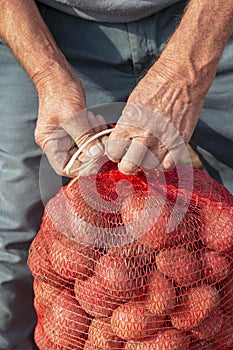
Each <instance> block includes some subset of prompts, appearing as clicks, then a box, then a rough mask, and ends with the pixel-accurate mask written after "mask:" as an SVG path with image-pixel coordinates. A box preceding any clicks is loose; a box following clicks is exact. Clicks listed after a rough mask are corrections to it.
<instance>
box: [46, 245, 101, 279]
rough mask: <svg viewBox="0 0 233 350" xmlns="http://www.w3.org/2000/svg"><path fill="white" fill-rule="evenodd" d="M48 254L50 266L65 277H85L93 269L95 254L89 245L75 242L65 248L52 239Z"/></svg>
mask: <svg viewBox="0 0 233 350" xmlns="http://www.w3.org/2000/svg"><path fill="white" fill-rule="evenodd" d="M49 255H50V262H51V266H52V268H53V269H54V270H55V271H56V272H57V273H59V275H61V276H64V277H65V278H69V279H76V278H80V279H85V278H87V276H89V275H91V273H92V271H93V270H94V257H95V254H94V250H93V249H92V248H90V247H86V246H84V245H81V244H80V245H79V244H77V243H76V244H74V246H73V248H67V247H66V246H64V245H63V244H62V243H60V242H59V241H58V240H54V241H53V242H52V244H51V247H50V254H49Z"/></svg>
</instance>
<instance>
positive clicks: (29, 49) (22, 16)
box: [0, 0, 70, 85]
mask: <svg viewBox="0 0 233 350" xmlns="http://www.w3.org/2000/svg"><path fill="white" fill-rule="evenodd" d="M0 8H1V12H0V35H1V36H2V38H3V39H4V40H5V42H6V43H7V44H8V45H9V47H10V48H11V50H12V51H13V53H14V54H15V56H16V57H17V59H18V60H19V61H20V62H21V63H22V65H23V66H24V68H25V69H26V71H27V72H28V74H29V76H30V77H31V78H32V80H33V81H34V83H35V84H36V85H39V84H40V81H42V80H46V74H49V72H50V70H51V69H54V70H62V69H63V68H65V69H66V70H67V69H68V70H69V69H70V68H69V65H68V62H67V61H66V60H65V57H64V56H63V54H62V53H61V51H60V50H59V48H58V47H57V45H56V43H55V41H54V39H53V37H52V35H51V33H50V31H49V29H48V27H47V26H46V24H45V22H44V21H43V19H42V17H41V15H40V13H39V11H38V8H37V6H36V4H35V2H34V1H33V0H8V1H6V0H0Z"/></svg>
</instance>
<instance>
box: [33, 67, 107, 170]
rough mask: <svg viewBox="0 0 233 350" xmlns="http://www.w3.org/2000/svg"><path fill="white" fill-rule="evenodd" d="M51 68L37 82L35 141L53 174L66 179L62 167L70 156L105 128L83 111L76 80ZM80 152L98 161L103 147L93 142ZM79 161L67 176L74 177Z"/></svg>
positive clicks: (78, 84)
mask: <svg viewBox="0 0 233 350" xmlns="http://www.w3.org/2000/svg"><path fill="white" fill-rule="evenodd" d="M54 69H55V68H54V67H52V69H50V68H49V69H47V71H46V75H45V76H46V78H42V79H37V81H38V83H36V86H37V90H38V97H39V115H38V121H37V126H36V130H35V139H36V142H37V144H38V145H39V146H40V147H41V148H42V149H43V150H44V152H45V154H46V155H47V157H48V160H49V161H50V163H51V165H52V166H53V168H54V169H55V171H56V172H57V173H58V174H60V175H66V176H67V174H66V173H65V172H64V168H65V166H66V164H67V163H68V161H69V160H70V158H71V156H72V155H73V154H74V153H75V152H76V151H77V149H78V147H80V146H81V145H82V144H83V143H84V142H85V141H86V140H87V139H88V138H90V137H91V136H92V135H93V134H94V133H98V132H100V131H101V130H103V129H105V121H104V119H103V117H102V116H100V115H97V116H94V115H93V113H92V112H90V111H87V110H86V104H85V96H84V92H83V88H82V85H81V82H80V81H79V79H78V78H77V77H76V76H75V75H74V74H73V73H72V72H70V74H69V70H66V71H65V72H63V73H62V72H60V67H59V69H58V70H59V72H57V71H56V72H54ZM56 69H57V67H56ZM57 77H58V78H59V79H57ZM37 78H38V77H37ZM84 152H85V160H87V159H91V158H98V157H99V156H100V155H101V154H103V153H104V147H103V145H102V143H101V142H99V141H93V142H92V143H90V144H89V145H88V146H87V147H86V148H85V150H84ZM83 159H84V157H83V156H82V157H81V158H80V157H79V159H77V160H76V162H75V164H74V165H73V167H72V169H71V171H70V173H69V174H68V175H69V176H75V175H78V172H77V171H76V169H77V168H78V167H79V166H80V165H81V163H82V161H83Z"/></svg>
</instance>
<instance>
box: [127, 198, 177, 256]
mask: <svg viewBox="0 0 233 350" xmlns="http://www.w3.org/2000/svg"><path fill="white" fill-rule="evenodd" d="M170 213H171V208H170V206H169V204H167V203H166V204H165V203H164V199H163V198H162V197H161V196H160V195H158V194H156V193H154V192H152V193H150V194H149V195H148V193H147V192H145V193H141V192H139V193H135V194H133V195H132V197H131V198H130V200H129V199H127V200H126V201H125V203H124V206H123V209H122V211H121V215H122V220H123V222H124V225H125V227H126V231H127V232H128V233H130V234H131V236H132V237H133V238H134V239H137V240H138V241H139V242H140V243H142V244H144V245H145V246H148V247H150V248H151V249H161V248H162V247H164V246H167V245H168V246H170V241H171V240H172V239H173V238H174V235H173V234H172V233H169V232H167V228H168V221H169V217H170Z"/></svg>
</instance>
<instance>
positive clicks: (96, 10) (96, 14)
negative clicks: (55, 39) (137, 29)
mask: <svg viewBox="0 0 233 350" xmlns="http://www.w3.org/2000/svg"><path fill="white" fill-rule="evenodd" d="M39 1H40V2H42V3H44V4H46V5H49V6H51V7H53V8H55V9H58V10H60V11H62V12H65V13H69V14H73V15H76V16H79V17H82V18H85V19H89V20H92V21H99V22H112V23H114V22H115V23H127V22H131V21H135V20H138V19H141V18H143V17H147V16H150V15H152V14H154V13H156V12H158V11H160V10H162V9H163V8H165V7H167V6H169V5H171V4H174V3H175V2H178V1H180V0H39Z"/></svg>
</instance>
